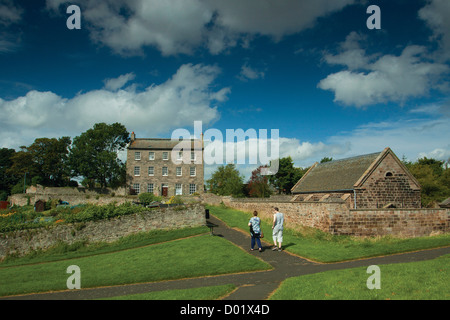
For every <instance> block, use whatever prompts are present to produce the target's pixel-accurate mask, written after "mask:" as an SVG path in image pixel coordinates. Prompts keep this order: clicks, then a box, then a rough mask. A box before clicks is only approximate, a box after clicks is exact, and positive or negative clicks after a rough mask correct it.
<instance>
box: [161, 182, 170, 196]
mask: <svg viewBox="0 0 450 320" xmlns="http://www.w3.org/2000/svg"><path fill="white" fill-rule="evenodd" d="M161 193H162V196H163V197H167V195H168V194H169V187H168V186H165V185H163V186H162V187H161Z"/></svg>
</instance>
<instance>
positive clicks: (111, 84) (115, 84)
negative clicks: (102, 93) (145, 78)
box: [104, 72, 136, 91]
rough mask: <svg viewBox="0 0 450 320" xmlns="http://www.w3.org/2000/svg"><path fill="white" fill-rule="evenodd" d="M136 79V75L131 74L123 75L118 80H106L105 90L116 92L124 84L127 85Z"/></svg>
mask: <svg viewBox="0 0 450 320" xmlns="http://www.w3.org/2000/svg"><path fill="white" fill-rule="evenodd" d="M135 77H136V75H135V74H134V73H133V72H130V73H127V74H123V75H121V76H119V77H118V78H113V79H106V80H105V81H104V82H105V89H107V90H112V91H116V90H118V89H120V88H122V87H123V86H124V85H125V84H127V83H128V82H129V81H131V80H133V79H134V78H135Z"/></svg>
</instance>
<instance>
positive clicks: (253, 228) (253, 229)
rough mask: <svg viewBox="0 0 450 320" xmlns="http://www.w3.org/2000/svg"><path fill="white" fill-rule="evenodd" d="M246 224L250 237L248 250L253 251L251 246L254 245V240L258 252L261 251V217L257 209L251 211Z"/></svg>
mask: <svg viewBox="0 0 450 320" xmlns="http://www.w3.org/2000/svg"><path fill="white" fill-rule="evenodd" d="M248 226H249V227H250V235H251V237H252V240H251V244H250V245H251V247H250V250H251V251H253V247H254V246H255V242H256V244H257V245H258V248H259V252H262V246H261V240H260V238H262V237H263V233H262V230H261V219H260V218H259V217H258V212H257V211H253V217H252V218H251V219H250V221H249V222H248Z"/></svg>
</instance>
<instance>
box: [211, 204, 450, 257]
mask: <svg viewBox="0 0 450 320" xmlns="http://www.w3.org/2000/svg"><path fill="white" fill-rule="evenodd" d="M208 208H209V210H210V213H211V214H213V215H214V216H216V217H217V218H219V219H221V220H222V221H224V222H225V223H226V224H227V225H229V226H230V227H233V228H234V227H236V228H239V229H242V230H244V231H246V232H248V226H247V224H248V221H249V220H250V218H251V217H252V215H251V214H250V213H245V212H242V211H238V210H234V209H230V208H226V207H223V206H208ZM262 230H263V232H264V236H265V237H264V239H263V240H265V241H267V242H270V243H272V222H271V221H265V220H263V221H262ZM283 238H284V242H283V247H284V249H285V250H286V251H289V252H292V253H294V254H297V255H299V256H302V257H304V258H308V259H311V260H314V261H318V262H338V261H345V260H353V259H359V258H367V257H374V256H380V255H388V254H394V253H401V252H408V251H415V250H420V249H429V248H437V247H443V246H450V234H443V235H437V236H433V237H421V238H411V239H401V238H394V237H377V238H364V239H362V238H357V237H350V236H337V235H331V234H328V233H326V232H322V231H320V230H316V229H312V228H306V227H305V228H301V227H299V228H297V229H296V230H293V229H291V228H289V225H286V224H285V227H284V232H283Z"/></svg>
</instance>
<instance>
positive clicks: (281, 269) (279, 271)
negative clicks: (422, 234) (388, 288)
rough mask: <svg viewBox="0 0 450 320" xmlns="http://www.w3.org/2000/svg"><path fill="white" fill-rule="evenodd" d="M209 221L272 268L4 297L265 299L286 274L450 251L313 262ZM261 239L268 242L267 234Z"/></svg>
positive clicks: (449, 249) (219, 233) (422, 257)
mask: <svg viewBox="0 0 450 320" xmlns="http://www.w3.org/2000/svg"><path fill="white" fill-rule="evenodd" d="M208 222H210V223H213V224H216V225H217V227H216V228H215V229H214V236H219V237H224V238H225V239H227V240H229V241H230V242H232V243H234V244H235V245H237V246H238V247H240V248H242V249H243V250H245V251H246V252H250V254H252V255H254V256H255V257H258V258H260V259H262V260H263V261H265V262H267V263H269V264H270V265H272V266H273V269H272V270H269V271H259V272H251V273H239V274H230V275H221V276H208V277H201V278H190V279H181V280H169V281H161V282H151V283H140V284H131V285H122V286H112V287H102V288H93V289H80V290H66V291H58V292H49V293H41V294H30V295H23V296H14V297H6V298H4V299H20V300H24V299H27V300H53V299H56V300H81V299H101V298H107V297H114V296H121V295H129V294H137V293H145V292H150V291H160V290H172V289H187V288H196V287H204V286H214V285H223V284H234V285H235V286H237V287H238V289H237V290H235V291H234V292H233V293H231V294H230V295H229V296H227V297H226V298H225V300H264V299H267V298H268V297H269V296H270V294H271V293H272V292H273V291H274V290H276V289H277V288H278V286H279V285H280V284H281V282H282V281H283V280H284V279H286V278H289V277H294V276H300V275H305V274H311V273H317V272H322V271H328V270H338V269H347V268H355V267H361V266H370V265H382V264H391V263H403V262H414V261H422V260H428V259H434V258H436V257H439V256H442V255H444V254H449V253H450V247H444V248H438V249H430V250H422V251H417V252H411V253H404V254H395V255H390V256H384V257H377V258H369V259H361V260H353V261H348V262H340V263H327V264H323V263H316V262H312V261H309V260H306V259H304V258H301V257H298V256H295V255H293V254H290V253H288V252H286V251H281V252H278V251H272V250H271V248H272V245H271V244H269V243H268V242H265V241H264V243H263V249H264V250H263V252H261V253H260V252H259V251H258V250H257V249H256V250H255V251H250V250H249V249H250V236H249V234H248V233H244V232H242V231H239V230H236V229H233V228H229V227H228V226H226V225H225V224H224V223H223V222H222V221H221V220H219V219H217V218H215V217H213V216H211V217H210V219H208ZM263 240H267V241H271V237H270V236H268V237H266V238H264V239H263Z"/></svg>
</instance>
